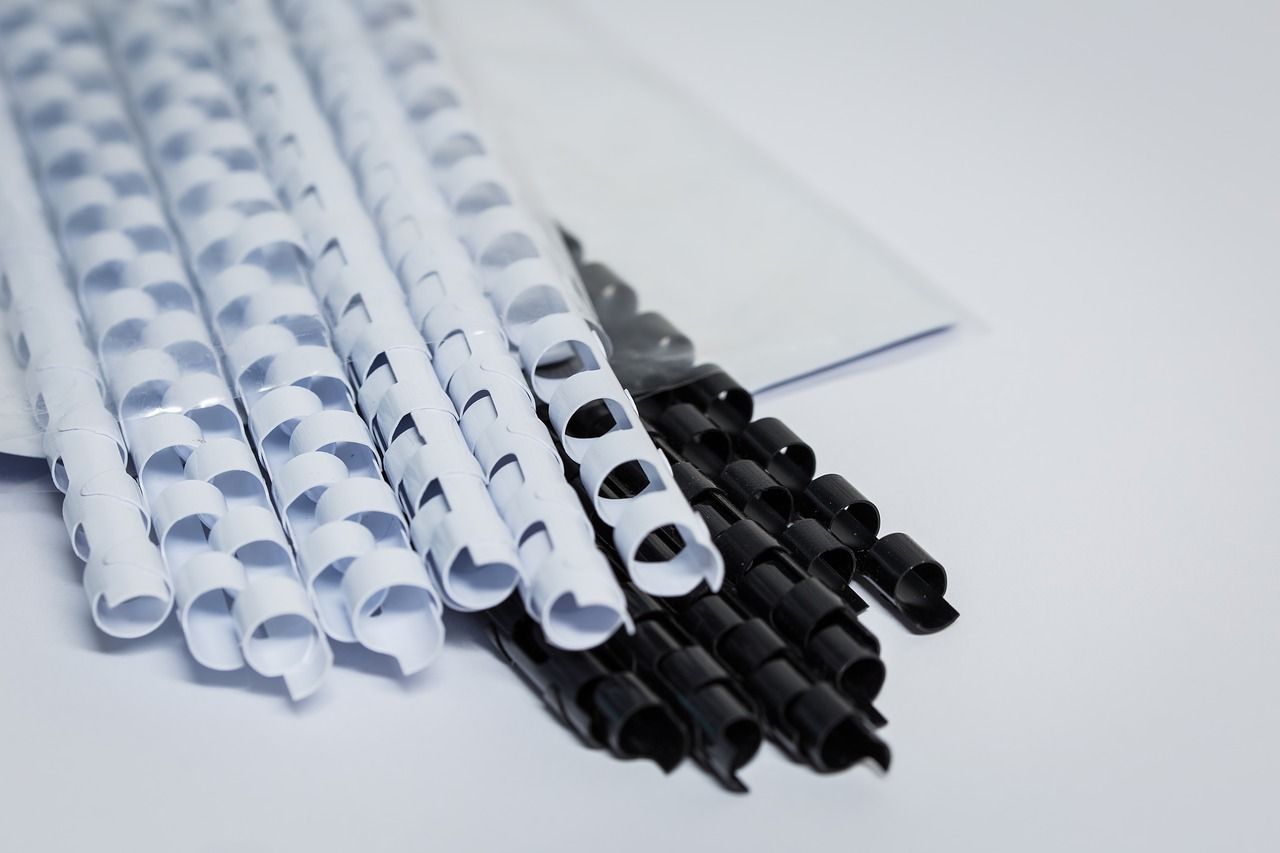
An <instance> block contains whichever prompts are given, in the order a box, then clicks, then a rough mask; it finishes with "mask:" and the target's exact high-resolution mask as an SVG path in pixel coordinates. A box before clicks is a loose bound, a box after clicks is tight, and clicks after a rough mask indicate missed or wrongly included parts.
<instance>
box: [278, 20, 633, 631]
mask: <svg viewBox="0 0 1280 853" xmlns="http://www.w3.org/2000/svg"><path fill="white" fill-rule="evenodd" d="M279 5H280V8H281V9H282V11H283V12H284V16H285V19H286V20H287V22H288V23H289V25H290V28H291V32H292V34H293V36H294V46H295V47H296V48H297V53H298V55H299V56H300V57H301V59H302V61H303V63H304V65H305V66H306V68H307V70H308V71H309V72H310V76H311V81H312V83H313V84H314V88H315V91H316V93H317V95H318V100H319V102H320V104H321V105H322V107H323V109H324V111H325V113H326V115H327V117H328V119H329V121H330V124H331V126H332V128H333V131H334V136H335V138H336V140H337V142H338V145H339V148H340V149H341V152H342V156H343V157H344V158H345V160H346V162H347V164H348V165H349V166H350V168H351V170H352V172H353V173H354V174H355V176H356V179H357V184H358V187H359V192H360V194H361V197H362V200H363V202H364V206H365V208H366V209H367V210H368V211H369V212H370V213H371V214H373V216H374V219H375V224H376V228H377V231H378V233H379V235H380V236H381V238H382V244H383V248H384V251H385V254H386V256H387V258H388V259H389V261H390V262H391V264H392V267H393V268H394V269H395V271H396V273H397V274H398V276H399V279H400V282H401V284H402V286H403V288H404V291H405V293H406V294H407V296H408V301H409V310H410V312H411V314H412V323H413V325H415V326H416V327H417V328H418V330H419V331H420V332H421V333H422V337H423V338H424V339H425V340H426V342H427V345H428V348H429V350H430V352H431V356H432V358H431V368H432V370H433V371H434V375H435V377H436V379H437V380H438V382H439V385H440V386H441V387H443V388H444V389H445V390H446V392H447V394H448V395H449V397H450V398H451V400H452V402H453V405H454V406H455V407H456V411H457V412H458V418H459V424H460V426H461V429H462V433H463V436H464V437H465V440H466V442H467V447H468V448H470V450H471V451H472V452H473V453H474V454H475V457H476V459H477V461H478V462H479V464H480V472H481V474H482V475H483V477H484V479H485V482H487V484H488V488H489V493H490V495H491V496H492V498H493V501H494V503H495V504H496V506H497V508H498V511H499V513H500V514H501V516H502V518H503V520H504V521H505V523H506V525H507V528H508V530H509V531H510V534H511V536H512V538H513V540H514V541H515V542H516V543H517V548H518V553H519V559H520V564H521V567H522V573H521V580H520V592H521V596H522V598H523V600H524V602H525V606H526V608H527V610H528V612H529V613H530V614H531V615H532V616H533V617H534V618H535V619H536V620H537V621H538V623H539V624H540V625H541V628H542V631H543V632H544V634H545V636H546V637H547V639H548V641H549V642H550V643H552V644H554V645H556V646H559V647H561V648H573V649H585V648H592V647H594V646H597V645H599V644H600V643H601V642H603V641H604V640H606V639H607V638H608V637H609V636H610V635H611V634H613V633H614V631H616V630H617V629H618V627H619V626H621V625H628V626H629V618H628V617H627V613H626V602H625V600H624V598H623V596H622V591H621V590H620V589H619V588H618V585H617V583H616V582H615V581H614V579H613V576H612V574H611V572H610V570H609V567H608V564H607V563H606V562H605V561H604V559H603V558H602V557H601V555H600V554H599V553H598V552H597V551H596V549H595V547H594V543H593V538H592V537H593V534H592V527H591V522H590V520H589V519H588V518H587V516H586V515H585V514H584V513H583V511H582V507H581V505H580V504H579V503H578V500H577V497H576V495H575V494H574V492H573V490H572V489H571V488H570V487H569V486H568V484H567V483H566V482H565V479H564V472H563V469H562V467H561V464H560V457H559V455H558V454H557V453H556V450H555V442H554V440H553V439H552V438H551V436H550V434H549V433H548V432H547V430H546V428H545V427H544V426H543V425H542V423H541V421H539V420H538V419H537V416H536V415H535V413H534V398H533V395H532V393H531V392H530V391H529V388H528V385H527V384H526V380H525V377H524V375H523V374H522V372H521V370H520V366H519V363H518V362H517V361H516V359H515V358H514V357H513V354H512V353H511V352H510V349H509V345H508V342H507V338H506V335H505V333H504V331H503V328H502V326H501V325H500V324H499V323H498V321H497V318H496V316H495V315H494V313H493V308H492V307H491V306H490V304H489V303H488V302H487V301H486V300H485V299H484V298H483V296H482V295H481V292H480V290H479V288H478V287H477V285H476V284H475V275H476V273H475V269H474V267H473V265H472V263H471V260H470V257H469V256H468V255H467V253H466V251H465V249H464V248H463V246H462V245H461V244H460V243H459V241H458V239H457V237H456V236H455V234H454V231H453V225H452V214H451V212H450V211H449V210H448V208H447V207H446V206H445V205H444V202H443V200H442V199H441V197H440V195H439V193H438V191H437V190H436V188H435V187H434V185H433V184H431V182H430V181H429V180H428V179H427V177H426V175H425V173H424V171H423V164H422V161H421V155H420V154H419V153H418V152H417V150H416V148H415V146H414V144H413V141H412V138H411V137H410V136H409V134H408V130H407V128H406V124H405V117H404V115H403V111H402V110H401V108H400V106H399V104H398V103H396V101H395V99H394V97H393V96H391V95H390V93H389V92H387V91H386V81H385V77H384V75H383V73H382V69H381V66H380V64H379V63H378V61H377V58H376V57H375V56H373V55H372V53H371V51H370V49H369V48H368V46H367V45H365V44H363V43H362V41H361V40H360V39H359V38H352V37H351V34H352V33H355V34H357V35H358V34H359V32H360V30H361V27H360V22H359V20H358V19H356V18H355V17H354V16H353V14H352V12H351V10H350V9H348V8H346V6H345V4H313V3H294V4H288V3H281V4H279ZM313 147H314V146H313ZM397 441H398V442H400V443H403V441H404V439H398V440H397Z"/></svg>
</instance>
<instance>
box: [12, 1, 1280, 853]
mask: <svg viewBox="0 0 1280 853" xmlns="http://www.w3.org/2000/svg"><path fill="white" fill-rule="evenodd" d="M964 5H965V7H966V8H964V9H963V10H961V9H960V8H959V4H957V5H956V7H955V8H945V7H943V5H942V4H932V3H923V2H919V3H917V2H902V3H895V4H869V3H867V4H861V3H860V4H853V3H849V4H842V3H835V2H831V3H817V2H812V1H811V2H802V3H796V2H793V3H788V4H781V3H762V2H761V3H746V2H728V0H724V1H723V2H714V3H713V2H700V3H697V4H694V3H687V2H686V3H680V2H677V0H647V2H645V3H630V4H621V3H617V2H616V0H615V2H607V3H606V2H604V0H598V2H596V3H595V4H594V8H595V10H596V11H597V13H598V14H600V15H601V16H602V18H603V19H605V20H606V21H607V22H608V23H609V24H610V25H611V26H615V27H617V28H619V29H624V30H627V34H626V37H627V39H628V40H629V41H633V42H635V43H636V44H638V45H639V46H640V47H641V48H642V49H643V50H644V52H646V53H648V54H649V55H651V56H653V57H655V58H657V59H658V60H660V61H661V63H662V65H663V66H664V67H665V68H666V69H667V70H668V72H669V73H670V74H671V76H672V77H674V78H678V79H680V80H682V81H686V82H687V83H689V84H690V85H691V86H693V87H694V88H695V89H696V90H697V91H698V92H700V93H701V94H702V95H703V96H705V97H708V98H712V99H714V101H715V103H716V104H717V108H718V109H719V110H720V111H722V112H723V113H724V114H725V115H726V116H728V117H729V118H730V119H731V120H732V121H733V122H734V123H735V124H736V125H737V126H738V127H740V128H742V129H743V130H744V131H746V132H747V133H748V134H749V135H750V136H752V137H753V138H754V139H756V140H757V141H758V142H760V143H761V144H762V145H764V146H765V147H766V148H767V149H768V150H770V151H771V152H773V153H774V154H776V155H777V156H779V157H780V158H782V159H784V160H785V162H786V163H787V165H788V166H790V167H791V168H792V169H793V170H795V171H796V172H797V173H799V174H800V175H802V176H803V177H805V178H806V179H807V180H810V181H813V182H815V183H817V182H818V181H819V180H820V181H821V187H820V188H821V190H822V191H823V192H824V193H826V194H827V195H828V196H829V197H830V198H831V199H833V200H834V201H836V202H837V203H839V204H840V205H842V206H843V207H845V208H846V209H847V210H849V211H850V212H851V213H853V214H855V215H856V216H857V217H858V218H860V219H861V220H862V221H863V222H864V223H865V224H866V225H867V226H869V228H870V229H871V230H872V231H873V232H875V233H878V234H879V235H881V236H882V237H883V238H885V239H886V240H887V241H888V242H889V243H890V244H891V245H892V246H894V247H895V248H896V249H898V250H899V251H900V252H901V253H902V254H903V255H904V256H905V257H907V258H909V259H910V260H911V261H912V262H913V263H914V264H915V265H917V266H918V267H920V268H921V269H923V270H924V272H925V273H926V274H927V275H929V276H931V277H932V278H934V279H935V280H937V281H938V282H939V283H940V284H941V285H942V286H943V287H944V288H945V289H946V290H948V291H949V292H950V293H951V294H952V295H954V296H955V298H956V299H957V300H959V301H960V302H962V303H963V304H964V305H966V306H967V307H968V308H970V309H971V310H972V311H973V312H974V313H975V314H976V316H977V322H976V323H972V324H970V326H969V328H968V329H966V330H965V331H964V332H961V333H959V334H955V335H950V336H946V337H943V338H939V339H935V340H933V341H930V342H927V343H925V344H923V345H922V346H919V347H916V348H915V349H914V351H913V352H910V353H903V354H900V355H894V356H892V357H890V358H889V359H887V360H882V361H880V362H878V363H874V364H866V365H863V366H860V367H858V368H856V369H853V370H848V371H845V372H843V373H842V374H841V375H839V376H838V377H837V378H836V379H834V380H832V381H824V382H810V383H807V384H804V385H802V386H800V387H796V388H794V389H791V390H788V391H786V392H782V393H779V394H777V395H774V396H770V397H767V398H766V399H765V400H764V401H763V403H762V405H761V407H760V408H761V411H762V412H763V413H767V414H773V415H777V416H779V417H781V418H783V419H784V420H786V421H787V422H788V423H789V424H791V425H792V426H793V427H794V428H795V429H796V430H797V432H799V433H800V434H802V435H803V436H804V437H805V438H806V439H808V440H809V441H810V442H812V443H813V444H814V445H815V447H816V448H817V451H818V458H819V460H820V464H821V466H822V467H823V468H824V469H831V470H838V471H842V472H845V473H847V474H848V475H849V476H850V477H851V479H853V480H854V482H856V483H857V484H858V485H859V486H860V487H861V488H862V489H863V490H864V491H865V492H866V493H867V494H868V495H871V496H872V497H873V498H875V499H876V500H878V501H879V503H880V506H881V509H882V511H883V514H884V516H885V519H886V522H887V525H888V527H889V528H890V529H893V528H902V529H906V530H908V531H910V532H911V533H913V534H914V535H915V536H916V537H917V538H918V539H919V540H920V541H921V543H922V544H924V545H925V547H927V548H928V549H930V550H931V551H932V552H934V553H935V554H936V555H937V556H938V557H940V558H941V559H942V560H943V561H944V562H945V563H946V564H947V566H948V568H949V569H950V570H951V573H952V576H953V584H954V586H953V598H954V600H955V603H956V604H957V606H958V607H959V608H960V610H961V612H962V614H963V615H962V617H961V619H960V621H959V622H958V623H957V624H956V625H955V626H954V627H953V628H951V629H948V631H947V632H945V633H943V634H941V635H938V636H935V637H926V638H914V637H908V636H904V635H903V634H902V633H901V632H899V631H898V630H897V629H896V628H895V627H894V626H893V625H891V624H889V622H888V620H887V619H885V618H882V617H881V616H880V615H879V613H878V612H877V611H875V610H874V609H873V610H872V612H871V618H869V619H868V622H869V624H870V625H871V626H872V627H873V628H874V629H876V630H877V631H879V632H880V634H881V636H882V638H883V640H884V650H885V656H886V659H887V661H888V664H889V681H888V684H887V686H886V689H885V693H884V695H883V702H882V705H883V709H884V711H885V713H886V714H887V715H888V716H889V717H890V718H891V721H892V722H891V724H890V726H889V728H888V729H887V730H886V732H885V734H886V737H888V738H889V740H890V742H891V744H892V746H893V747H894V750H895V755H894V768H893V770H892V771H891V772H890V774H889V775H888V776H887V777H885V778H883V779H880V778H877V777H875V776H874V775H873V774H871V773H870V772H868V771H866V770H862V769H859V770H855V771H853V772H850V773H847V774H844V775H841V776H837V777H829V778H820V777H816V776H813V775H811V774H809V773H808V772H806V771H804V770H800V769H797V768H794V767H790V766H788V765H787V764H786V763H785V762H784V761H783V760H782V759H780V758H778V757H777V755H776V753H775V752H774V751H772V750H766V751H764V752H763V753H762V754H761V756H760V757H759V758H758V759H757V760H756V762H755V763H754V764H753V765H751V767H749V768H748V770H747V771H746V773H745V781H746V782H747V783H748V784H749V785H750V786H751V787H752V789H753V793H752V794H751V795H750V796H749V797H747V798H733V797H730V796H728V795H725V794H723V793H721V792H720V791H718V790H717V789H716V788H715V787H714V786H713V785H712V784H711V783H710V782H709V781H708V780H707V779H705V778H704V777H703V776H702V774H701V773H700V772H698V771H697V770H695V769H694V768H692V767H685V768H682V769H681V770H679V771H677V772H676V773H675V774H674V776H673V777H671V778H669V779H663V778H662V777H661V776H660V775H659V773H658V771H657V770H656V769H654V768H653V767H652V766H651V765H633V764H619V763H617V762H614V761H612V760H611V759H609V758H607V757H605V756H603V755H601V754H597V753H592V752H589V751H587V750H584V749H581V748H579V747H577V746H576V745H575V744H574V743H573V741H572V739H571V737H570V735H568V734H567V733H566V732H565V731H564V730H563V729H561V728H560V727H559V726H558V725H557V724H556V723H554V722H553V721H552V720H551V719H550V717H549V716H548V715H547V714H545V713H543V712H542V710H541V708H540V706H539V705H538V703H537V700H535V699H534V697H533V694H532V693H530V692H529V691H528V690H527V689H526V688H525V687H524V686H523V685H522V684H520V683H519V681H517V680H516V679H515V678H514V677H513V676H512V675H510V674H509V673H508V672H507V671H506V670H505V668H504V667H502V666H501V665H499V664H498V662H497V661H496V660H495V659H494V658H493V657H492V656H491V655H490V654H489V652H488V651H487V649H485V648H484V647H483V646H481V645H476V642H477V640H478V638H477V637H476V636H475V635H474V634H469V633H468V632H467V631H466V630H464V628H463V625H462V623H460V622H459V621H458V620H456V619H455V620H453V621H452V622H451V624H450V628H451V637H450V648H449V649H447V650H446V653H445V654H444V655H443V656H442V658H441V659H440V661H439V662H438V663H437V664H436V665H435V666H433V667H432V668H431V669H430V670H429V671H428V672H426V673H424V674H421V675H419V676H417V677H415V678H414V679H411V680H409V681H407V682H399V681H395V680H392V679H390V678H388V677H386V674H385V670H378V671H376V672H369V671H366V669H364V668H352V667H351V666H349V664H351V663H352V662H353V660H354V661H355V662H357V663H358V664H359V667H368V668H374V667H377V666H378V665H377V664H376V663H374V662H366V661H367V659H365V658H359V659H355V658H353V656H352V654H351V653H349V652H347V651H346V650H339V652H338V661H339V663H340V664H348V665H343V666H340V667H338V670H337V671H336V672H335V673H334V677H333V678H332V680H331V681H330V682H329V683H328V684H327V685H326V687H325V689H324V690H323V691H322V693H321V694H320V695H319V696H317V697H315V699H314V700H312V701H310V702H308V703H306V704H305V705H303V706H302V707H300V708H297V709H293V708H290V707H289V705H288V703H287V702H286V700H284V699H283V698H282V697H281V696H280V695H278V694H277V693H275V692H272V689H271V688H269V687H267V686H264V685H262V683H261V682H254V683H253V684H252V685H251V687H250V689H245V688H244V687H243V684H242V682H241V681H240V679H242V678H245V677H246V676H242V675H237V676H233V677H231V678H229V679H227V680H225V681H224V680H222V679H220V678H219V677H216V676H211V675H201V676H197V675H196V674H195V673H194V671H193V670H192V669H191V668H190V665H189V664H188V663H187V662H186V660H185V659H184V655H185V653H184V652H183V650H182V648H181V643H180V639H179V637H178V636H177V632H176V631H169V632H168V633H167V634H162V635H160V636H158V637H155V638H154V639H152V640H145V641H142V642H141V643H140V644H133V645H124V644H116V643H113V642H110V641H107V640H105V639H103V638H101V637H99V636H98V635H96V634H95V633H94V632H93V629H92V628H91V627H90V625H89V623H88V620H87V618H85V615H84V612H83V611H84V609H83V597H82V595H81V593H80V590H79V587H78V576H77V572H78V568H76V567H75V566H74V561H73V560H72V559H71V557H70V554H69V551H68V549H67V547H66V544H65V534H64V532H63V531H62V529H61V526H60V523H59V522H58V521H57V516H56V512H55V509H54V505H53V503H52V501H50V502H49V505H48V506H45V507H41V506H37V505H35V504H32V503H30V502H28V503H27V504H26V505H24V506H22V507H20V508H19V509H20V510H21V511H20V512H18V513H17V514H13V515H9V514H6V515H4V516H3V517H0V541H4V542H6V543H12V544H11V545H10V552H9V560H8V561H6V564H5V568H6V570H7V576H8V580H9V583H10V584H11V585H10V586H9V587H8V588H7V590H6V592H7V594H6V595H5V596H4V597H3V598H0V624H3V625H4V634H5V636H6V637H7V638H8V640H9V641H8V642H5V643H3V644H0V673H3V679H4V685H5V689H4V690H3V691H0V849H4V850H28V849H76V847H77V846H78V847H79V848H83V849H96V850H134V851H141V850H168V849H172V847H173V845H174V844H178V845H179V846H180V847H182V848H183V849H197V850H199V849H205V850H215V849H216V850H251V851H256V850H267V849H276V850H284V849H298V848H300V847H302V843H303V842H304V841H310V842H311V843H313V845H314V847H313V849H316V850H320V849H326V850H328V849H333V850H352V849H360V850H376V849H392V848H398V849H406V850H421V849H427V848H430V849H433V850H441V851H443V850H459V849H468V848H467V847H464V845H469V847H471V848H484V849H507V850H522V851H523V850H544V849H552V848H553V846H554V848H555V849H560V850H567V849H591V850H600V849H609V850H611V851H630V850H637V851H640V850H644V851H652V850H657V849H662V850H669V849H676V848H683V847H688V848H691V849H697V850H708V849H722V850H726V851H746V850H776V849H795V850H814V851H823V850H839V849H867V850H882V849H893V850H922V851H938V850H971V849H973V850H977V849H982V850H1083V849H1094V850H1207V849H1232V850H1265V849H1271V847H1272V844H1271V843H1269V842H1271V841H1273V840H1274V839H1273V838H1270V837H1269V834H1270V835H1274V833H1275V832H1276V830H1277V819H1276V812H1275V808H1274V800H1275V795H1276V792H1277V788H1278V786H1277V782H1276V777H1275V773H1276V771H1275V767H1276V762H1277V759H1280V748H1278V747H1280V740H1278V736H1277V734H1276V730H1275V725H1274V723H1273V722H1272V719H1273V716H1274V713H1275V711H1274V709H1275V707H1276V702H1277V699H1280V695H1278V688H1277V669H1278V668H1277V666H1276V663H1275V661H1274V658H1273V654H1274V651H1273V650H1274V649H1275V648H1276V643H1277V640H1280V637H1278V636H1277V631H1276V628H1275V617H1274V616H1273V611H1274V601H1275V600H1276V595H1277V593H1278V592H1280V589H1278V588H1277V587H1278V586H1280V580H1278V578H1280V575H1278V573H1277V564H1278V562H1280V544H1278V539H1277V537H1276V535H1275V517H1274V516H1275V511H1276V509H1277V507H1280V477H1278V476H1277V475H1278V474H1280V443H1278V442H1277V439H1276V436H1277V434H1278V432H1280V400H1277V396H1280V382H1277V380H1276V375H1275V374H1276V370H1277V367H1278V366H1280V341H1278V340H1277V336H1276V334H1275V332H1274V329H1273V327H1274V324H1275V319H1276V316H1277V311H1278V310H1280V289H1278V288H1277V287H1276V282H1277V275H1278V274H1280V244H1277V243H1276V242H1275V240H1274V235H1275V233H1276V226H1277V224H1280V223H1278V222H1277V218H1278V217H1277V213H1276V207H1277V201H1276V199H1277V198H1278V197H1280V167H1278V164H1277V161H1276V159H1275V152H1276V151H1277V150H1280V126H1278V125H1277V114H1276V111H1275V109H1274V97H1273V96H1274V83H1275V80H1276V79H1277V74H1280V57H1278V56H1277V54H1276V53H1275V51H1274V49H1273V46H1274V43H1275V32H1276V28H1277V26H1280V22H1278V21H1277V20H1276V13H1274V12H1272V11H1268V10H1262V9H1261V7H1258V9H1255V10H1249V9H1247V8H1245V7H1243V6H1226V5H1215V6H1214V7H1213V9H1212V11H1210V10H1209V9H1208V7H1207V6H1204V5H1203V4H1202V5H1201V7H1200V9H1199V10H1198V11H1197V10H1195V9H1194V8H1193V7H1192V6H1182V5H1175V4H1170V3H1160V4H1155V3H1149V4H1139V3H1136V2H1126V3H1115V2H1108V3H1103V2H1091V3H1078V2H1072V3H1067V2H1058V3H1054V4H1048V3H1040V4H1017V3H1012V2H1010V3H1006V4H995V3H984V4H964ZM770 54H771V55H773V56H774V57H775V58H774V59H773V60H772V61H764V59H763V58H764V57H765V56H766V55H770ZM637 284H639V285H643V282H637ZM837 410H838V411H837ZM841 414H842V415H843V417H841V416H839V415H841ZM17 638H22V642H21V643H19V642H17ZM370 722H372V723H374V725H372V726H370V725H369V723H370ZM370 732H374V734H373V735H370V734H369V733H370ZM357 733H359V736H358V737H357ZM606 839H607V841H606ZM783 845H786V847H785V848H784V847H783Z"/></svg>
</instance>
